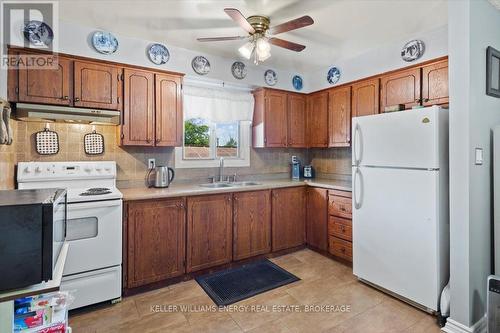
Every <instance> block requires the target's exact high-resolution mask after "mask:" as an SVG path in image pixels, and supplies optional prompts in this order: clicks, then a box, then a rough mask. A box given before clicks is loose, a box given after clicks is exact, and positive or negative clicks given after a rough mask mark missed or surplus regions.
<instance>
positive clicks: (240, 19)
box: [224, 8, 255, 34]
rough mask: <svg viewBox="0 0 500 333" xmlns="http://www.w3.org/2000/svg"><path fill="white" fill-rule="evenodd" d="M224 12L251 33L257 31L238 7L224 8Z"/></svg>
mask: <svg viewBox="0 0 500 333" xmlns="http://www.w3.org/2000/svg"><path fill="white" fill-rule="evenodd" d="M224 12H226V14H227V15H229V17H230V18H231V19H232V20H233V21H234V22H236V23H238V25H239V26H240V27H242V28H243V29H244V30H245V31H246V32H248V33H249V34H253V33H255V29H254V28H253V27H252V25H251V24H250V23H248V21H247V19H246V18H245V16H243V14H241V12H240V11H239V10H238V9H236V8H224Z"/></svg>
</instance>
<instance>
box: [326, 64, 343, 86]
mask: <svg viewBox="0 0 500 333" xmlns="http://www.w3.org/2000/svg"><path fill="white" fill-rule="evenodd" d="M326 80H327V81H328V83H330V84H335V83H337V82H339V80H340V69H338V68H337V67H332V68H330V69H329V70H328V74H327V75H326Z"/></svg>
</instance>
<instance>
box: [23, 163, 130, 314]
mask: <svg viewBox="0 0 500 333" xmlns="http://www.w3.org/2000/svg"><path fill="white" fill-rule="evenodd" d="M17 181H18V187H19V189H35V188H65V189H66V190H67V194H68V205H67V208H68V212H67V222H66V241H67V242H68V243H69V251H68V255H67V259H66V264H65V266H64V273H63V280H62V283H61V289H63V290H72V291H74V293H75V301H74V302H73V303H72V304H71V305H70V309H75V308H79V307H82V306H86V305H90V304H95V303H100V302H104V301H109V300H115V299H119V298H120V297H121V264H122V206H123V205H122V194H121V192H120V191H119V190H118V189H117V188H116V163H115V162H112V161H106V162H101V161H96V162H20V163H19V165H18V172H17Z"/></svg>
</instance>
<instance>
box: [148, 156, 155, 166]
mask: <svg viewBox="0 0 500 333" xmlns="http://www.w3.org/2000/svg"><path fill="white" fill-rule="evenodd" d="M155 167H156V160H155V159H154V158H148V169H154V168H155Z"/></svg>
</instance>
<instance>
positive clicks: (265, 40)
mask: <svg viewBox="0 0 500 333" xmlns="http://www.w3.org/2000/svg"><path fill="white" fill-rule="evenodd" d="M224 12H225V13H226V14H227V15H229V17H230V18H231V19H232V20H233V21H235V22H236V23H238V25H239V26H240V27H242V28H243V29H244V30H245V31H246V32H247V33H248V36H233V37H206V38H198V41H199V42H218V41H228V40H243V39H247V40H248V42H247V43H245V44H244V45H243V46H242V47H240V48H239V49H238V51H239V52H240V54H241V55H242V56H243V57H245V58H246V59H250V58H251V57H252V55H253V57H254V63H255V64H256V65H258V64H259V63H260V62H263V61H265V60H266V59H268V58H269V57H270V56H271V44H273V45H276V46H279V47H282V48H285V49H289V50H292V51H295V52H300V51H302V50H303V49H305V48H306V47H305V46H304V45H301V44H297V43H293V42H290V41H287V40H284V39H281V38H276V37H274V36H275V35H277V34H280V33H283V32H287V31H291V30H295V29H300V28H303V27H307V26H309V25H311V24H313V23H314V21H313V19H312V18H311V17H310V16H308V15H305V16H302V17H299V18H297V19H295V20H291V21H288V22H285V23H282V24H278V25H276V26H274V27H269V25H270V24H271V20H270V19H269V17H267V16H262V15H253V16H249V17H248V18H245V16H243V14H241V12H240V11H239V10H238V9H235V8H225V9H224Z"/></svg>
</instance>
